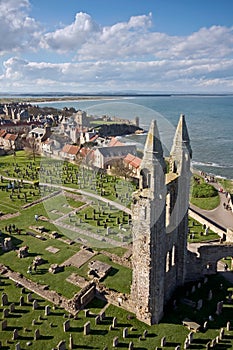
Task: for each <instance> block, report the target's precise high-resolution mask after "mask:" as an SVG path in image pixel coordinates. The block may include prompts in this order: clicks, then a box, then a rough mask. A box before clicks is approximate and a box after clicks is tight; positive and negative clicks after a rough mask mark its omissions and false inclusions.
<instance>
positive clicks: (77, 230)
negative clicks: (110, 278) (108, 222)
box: [51, 221, 128, 247]
mask: <svg viewBox="0 0 233 350" xmlns="http://www.w3.org/2000/svg"><path fill="white" fill-rule="evenodd" d="M51 222H52V223H54V224H55V225H56V226H60V227H62V228H65V229H67V230H70V231H73V232H75V233H76V234H77V236H78V234H80V235H82V236H84V237H85V236H86V237H89V238H93V239H95V240H96V241H99V242H101V243H102V245H103V243H105V244H106V243H108V244H110V246H111V247H112V246H114V247H124V246H127V244H128V243H125V242H120V241H116V240H114V239H111V238H108V237H105V236H100V235H99V234H96V233H93V232H90V231H87V230H83V229H81V228H77V227H74V226H72V225H69V224H65V223H63V222H60V221H51ZM103 239H104V241H103ZM74 241H76V242H80V237H77V238H75V239H74ZM83 243H86V242H83Z"/></svg>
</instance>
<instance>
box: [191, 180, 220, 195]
mask: <svg viewBox="0 0 233 350" xmlns="http://www.w3.org/2000/svg"><path fill="white" fill-rule="evenodd" d="M217 195H218V191H217V190H216V189H215V188H214V187H213V186H212V185H209V184H207V183H205V182H203V183H201V184H197V183H195V184H194V185H193V189H192V197H194V198H209V197H215V196H217Z"/></svg>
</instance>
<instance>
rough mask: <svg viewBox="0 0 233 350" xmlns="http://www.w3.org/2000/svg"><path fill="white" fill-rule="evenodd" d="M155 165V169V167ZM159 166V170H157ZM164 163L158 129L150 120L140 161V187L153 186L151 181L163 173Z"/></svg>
mask: <svg viewBox="0 0 233 350" xmlns="http://www.w3.org/2000/svg"><path fill="white" fill-rule="evenodd" d="M156 167H157V170H155V168H156ZM159 168H160V170H158V169H159ZM165 168H166V164H165V161H164V157H163V148H162V144H161V141H160V138H159V131H158V127H157V123H156V121H155V120H153V121H152V122H151V125H150V129H149V132H148V135H147V139H146V143H145V147H144V156H143V159H142V162H141V181H140V189H143V188H151V189H152V188H153V187H154V186H153V183H152V182H151V181H153V180H154V179H155V177H156V175H159V173H160V172H162V173H165Z"/></svg>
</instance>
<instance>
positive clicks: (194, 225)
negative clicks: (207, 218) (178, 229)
mask: <svg viewBox="0 0 233 350" xmlns="http://www.w3.org/2000/svg"><path fill="white" fill-rule="evenodd" d="M204 233H205V230H204V228H203V225H202V224H200V223H199V222H198V221H196V220H194V219H193V218H191V217H189V235H188V242H190V243H197V242H204V241H211V240H215V239H219V236H218V235H217V233H214V232H213V231H212V230H209V231H208V234H207V235H205V234H204ZM193 235H194V237H193Z"/></svg>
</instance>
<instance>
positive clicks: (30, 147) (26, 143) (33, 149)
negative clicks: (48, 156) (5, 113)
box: [23, 137, 40, 162]
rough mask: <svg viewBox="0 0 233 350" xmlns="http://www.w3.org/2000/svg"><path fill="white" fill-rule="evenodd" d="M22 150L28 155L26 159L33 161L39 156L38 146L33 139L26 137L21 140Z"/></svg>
mask: <svg viewBox="0 0 233 350" xmlns="http://www.w3.org/2000/svg"><path fill="white" fill-rule="evenodd" d="M23 148H24V150H25V152H26V153H27V155H28V158H33V161H34V162H35V159H36V157H37V156H40V150H39V145H38V143H37V141H36V139H35V137H27V138H25V139H24V140H23Z"/></svg>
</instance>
